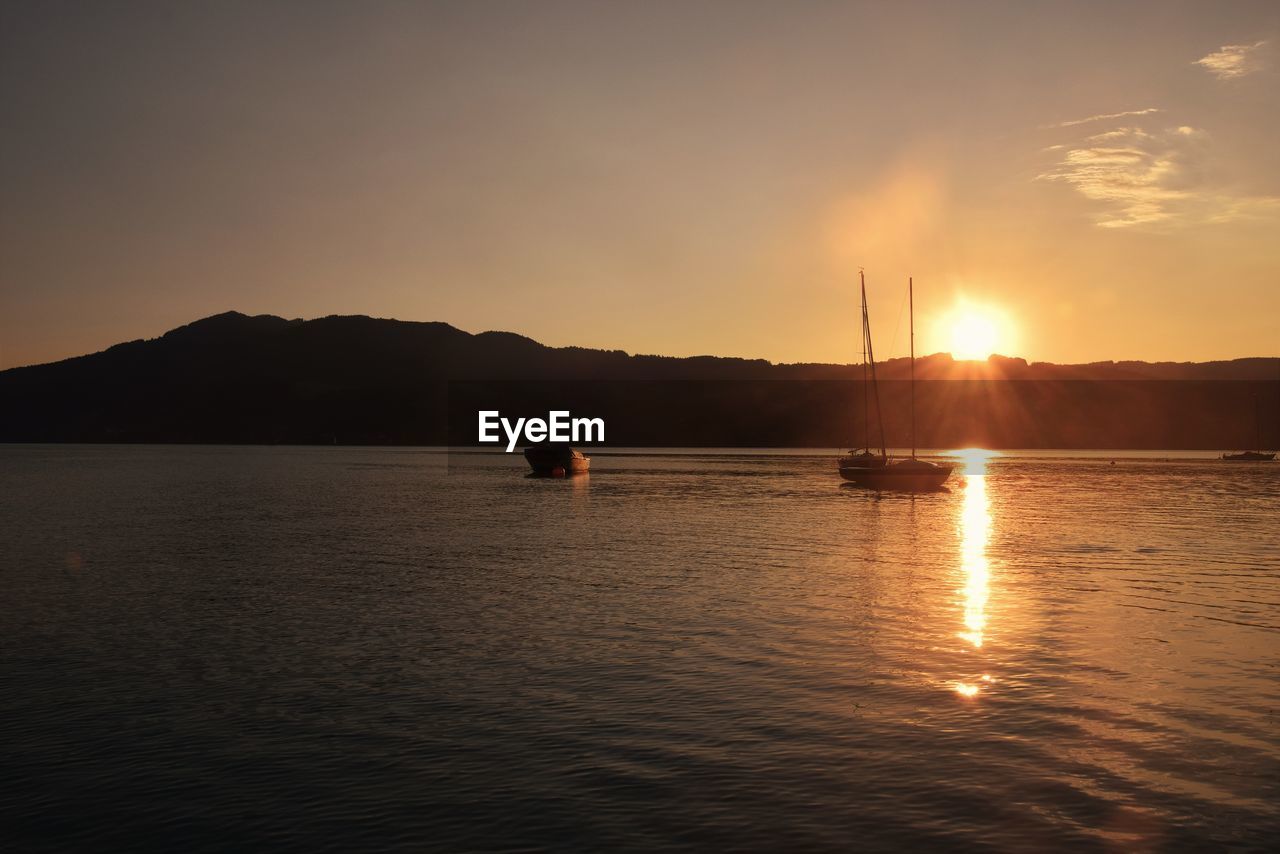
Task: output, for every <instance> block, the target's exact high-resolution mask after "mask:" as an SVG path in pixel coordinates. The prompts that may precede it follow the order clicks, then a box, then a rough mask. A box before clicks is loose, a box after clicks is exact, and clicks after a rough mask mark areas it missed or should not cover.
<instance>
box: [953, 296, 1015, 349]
mask: <svg viewBox="0 0 1280 854" xmlns="http://www.w3.org/2000/svg"><path fill="white" fill-rule="evenodd" d="M941 326H942V328H941V329H940V330H939V332H941V333H942V338H943V340H945V341H946V342H947V349H948V350H950V351H951V355H952V356H953V357H954V358H956V359H962V360H971V359H985V358H987V357H988V356H990V355H991V354H993V353H999V352H1002V351H1008V349H1009V347H1010V340H1009V339H1010V337H1011V336H1010V333H1009V323H1008V321H1007V319H1006V318H1005V316H1004V314H1003V313H1002V312H1000V311H998V310H996V309H993V308H990V307H988V306H982V305H975V304H973V303H969V302H961V303H959V304H957V305H956V307H955V308H953V309H952V310H951V311H950V312H949V313H948V314H947V315H946V316H945V317H944V318H943V319H942V324H941ZM1006 355H1008V353H1007V352H1006Z"/></svg>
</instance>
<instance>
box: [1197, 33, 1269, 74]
mask: <svg viewBox="0 0 1280 854" xmlns="http://www.w3.org/2000/svg"><path fill="white" fill-rule="evenodd" d="M1266 43H1267V42H1266V40H1263V41H1260V42H1254V43H1253V44H1224V45H1223V46H1222V47H1220V48H1218V49H1217V50H1215V51H1214V52H1213V53H1211V54H1209V55H1208V56H1202V57H1200V58H1199V59H1197V60H1196V61H1195V62H1194V63H1192V64H1193V65H1199V66H1200V67H1202V68H1204V69H1205V70H1206V71H1208V72H1209V73H1210V74H1212V75H1213V76H1214V77H1217V78H1218V79H1219V80H1232V79H1234V78H1236V77H1244V76H1245V75H1246V74H1251V73H1253V72H1254V71H1257V70H1258V69H1260V68H1261V67H1262V57H1261V56H1260V55H1259V53H1260V51H1261V49H1262V47H1263V46H1264V45H1265V44H1266Z"/></svg>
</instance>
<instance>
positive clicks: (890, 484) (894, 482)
mask: <svg viewBox="0 0 1280 854" xmlns="http://www.w3.org/2000/svg"><path fill="white" fill-rule="evenodd" d="M858 279H859V282H860V284H861V289H862V343H863V384H862V385H863V425H864V436H863V438H864V440H865V441H864V447H863V448H861V449H858V450H852V451H849V453H848V454H846V455H845V456H843V457H841V458H840V460H839V462H838V467H839V470H840V476H841V477H842V478H844V479H845V480H847V481H849V482H851V483H853V484H855V485H857V486H862V487H866V488H868V489H877V490H895V491H902V492H935V491H938V490H940V489H942V484H943V483H945V482H946V480H947V478H948V477H950V476H951V469H952V466H950V465H949V464H946V463H932V462H929V461H928V460H921V459H917V458H916V332H915V285H914V282H913V280H912V279H907V292H908V298H909V301H910V303H911V456H910V458H908V459H900V460H893V459H890V458H889V453H888V449H887V448H886V447H885V440H884V419H883V417H880V387H879V384H878V383H877V381H876V368H875V353H874V351H873V349H872V346H871V320H870V317H869V315H868V313H867V282H866V276H865V274H864V273H863V272H862V271H859V272H858ZM868 370H869V372H870V379H871V392H872V393H873V394H874V396H875V400H876V414H877V416H878V420H879V425H880V453H879V454H878V455H877V454H875V453H874V452H873V451H872V449H871V448H870V447H866V445H869V436H868V435H866V433H867V431H868V429H869V423H870V420H869V416H868V414H867V406H868V399H867V382H866V379H867V373H868Z"/></svg>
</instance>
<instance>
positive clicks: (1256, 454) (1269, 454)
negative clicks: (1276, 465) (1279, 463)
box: [1222, 451, 1276, 463]
mask: <svg viewBox="0 0 1280 854" xmlns="http://www.w3.org/2000/svg"><path fill="white" fill-rule="evenodd" d="M1275 458H1276V452H1275V451H1241V452H1240V453H1238V454H1223V455H1222V459H1224V460H1231V461H1234V462H1241V461H1243V462H1260V463H1265V462H1266V461H1267V460H1274V459H1275Z"/></svg>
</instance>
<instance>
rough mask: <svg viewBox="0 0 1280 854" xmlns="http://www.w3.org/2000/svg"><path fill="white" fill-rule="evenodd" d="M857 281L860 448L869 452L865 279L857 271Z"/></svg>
mask: <svg viewBox="0 0 1280 854" xmlns="http://www.w3.org/2000/svg"><path fill="white" fill-rule="evenodd" d="M858 281H859V283H860V284H861V285H862V317H861V323H862V447H863V448H864V449H866V450H868V451H869V450H871V398H870V397H869V396H868V395H869V393H870V392H869V390H868V389H867V278H866V274H865V273H863V272H862V270H859V271H858Z"/></svg>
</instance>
